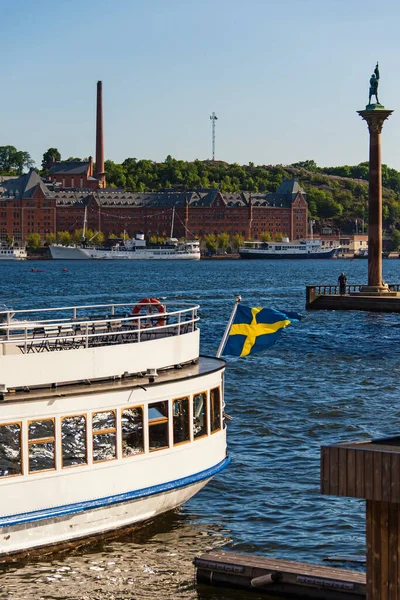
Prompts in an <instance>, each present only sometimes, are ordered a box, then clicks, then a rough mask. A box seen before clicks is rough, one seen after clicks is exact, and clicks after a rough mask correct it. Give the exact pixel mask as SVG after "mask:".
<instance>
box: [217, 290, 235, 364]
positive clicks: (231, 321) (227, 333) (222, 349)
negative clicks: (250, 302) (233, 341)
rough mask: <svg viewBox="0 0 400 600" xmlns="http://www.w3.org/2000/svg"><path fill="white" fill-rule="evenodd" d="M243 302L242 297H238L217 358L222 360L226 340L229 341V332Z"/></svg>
mask: <svg viewBox="0 0 400 600" xmlns="http://www.w3.org/2000/svg"><path fill="white" fill-rule="evenodd" d="M241 301H242V297H241V296H236V300H235V306H234V307H233V310H232V314H231V316H230V318H229V321H228V325H227V326H226V329H225V331H224V335H223V336H222V340H221V343H220V345H219V348H218V350H217V354H216V355H215V356H216V357H217V358H220V356H221V354H222V352H223V351H224V348H225V344H226V340H227V339H228V335H229V331H230V329H231V325H232V323H233V319H234V318H235V315H236V311H237V309H238V306H239V302H241Z"/></svg>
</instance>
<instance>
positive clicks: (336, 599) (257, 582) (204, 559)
mask: <svg viewBox="0 0 400 600" xmlns="http://www.w3.org/2000/svg"><path fill="white" fill-rule="evenodd" d="M194 565H195V567H196V578H197V583H198V584H204V585H211V586H218V587H226V588H239V589H248V590H253V591H256V592H257V594H258V595H260V594H265V595H268V596H275V597H283V598H289V597H290V598H313V599H320V600H361V599H362V600H365V597H366V577H365V574H364V573H359V572H356V571H348V570H346V569H336V568H332V567H325V566H322V565H311V564H307V563H299V562H293V561H288V560H279V559H275V558H265V557H263V556H256V555H252V554H239V553H236V552H229V551H224V550H216V551H213V552H207V553H206V554H202V555H201V556H200V557H198V558H195V560H194Z"/></svg>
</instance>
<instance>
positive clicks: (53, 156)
mask: <svg viewBox="0 0 400 600" xmlns="http://www.w3.org/2000/svg"><path fill="white" fill-rule="evenodd" d="M52 160H55V161H58V160H61V154H60V152H59V150H58V149H57V148H49V149H48V150H46V152H45V153H44V154H43V159H42V169H43V171H48V169H49V167H50V164H51V161H52Z"/></svg>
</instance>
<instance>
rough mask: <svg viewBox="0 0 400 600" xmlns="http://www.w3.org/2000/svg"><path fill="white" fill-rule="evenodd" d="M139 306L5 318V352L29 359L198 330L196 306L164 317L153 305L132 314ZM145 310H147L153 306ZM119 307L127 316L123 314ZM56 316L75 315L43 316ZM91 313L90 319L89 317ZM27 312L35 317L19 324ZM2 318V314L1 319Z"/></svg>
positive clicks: (1, 333)
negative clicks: (35, 355) (13, 351)
mask: <svg viewBox="0 0 400 600" xmlns="http://www.w3.org/2000/svg"><path fill="white" fill-rule="evenodd" d="M180 304H183V303H180ZM138 306H139V307H140V306H141V305H140V303H139V304H138V303H136V304H129V305H127V304H111V305H109V304H97V305H90V306H79V307H76V306H73V307H64V308H54V309H47V308H46V309H28V310H17V311H13V312H10V313H6V315H7V318H6V319H4V321H3V322H1V323H0V343H2V344H3V345H4V346H5V347H6V348H3V354H8V352H7V346H10V345H14V346H16V347H17V348H19V350H20V351H21V352H22V353H23V354H29V353H31V352H32V353H37V352H51V351H55V350H71V349H78V348H92V347H96V346H110V345H118V344H124V343H134V342H137V343H140V342H144V341H148V340H152V339H160V338H164V337H171V336H177V335H183V334H186V333H190V332H192V331H194V330H195V329H196V323H197V321H199V317H198V314H197V311H198V308H199V306H198V305H195V306H193V305H190V306H189V305H184V307H182V308H179V309H178V310H167V309H166V310H165V312H158V311H157V305H154V312H151V313H145V314H140V313H138V314H132V309H133V308H134V307H138ZM158 306H159V305H158ZM143 307H146V309H148V308H149V304H146V305H143ZM121 308H123V309H124V312H121ZM52 311H57V313H58V314H60V313H61V312H62V311H68V312H69V311H71V314H72V316H70V317H58V318H57V319H49V318H47V319H41V318H40V316H41V315H42V314H43V313H51V312H52ZM95 311H96V314H94V312H95ZM126 311H129V312H126ZM88 312H89V313H90V312H91V313H92V314H89V315H88V314H87V313H88ZM27 313H28V314H29V315H30V316H31V317H33V319H32V320H29V321H28V320H18V317H22V316H26V314H27ZM84 313H86V315H85V314H84ZM4 315H5V313H2V316H3V318H4ZM35 317H36V318H35Z"/></svg>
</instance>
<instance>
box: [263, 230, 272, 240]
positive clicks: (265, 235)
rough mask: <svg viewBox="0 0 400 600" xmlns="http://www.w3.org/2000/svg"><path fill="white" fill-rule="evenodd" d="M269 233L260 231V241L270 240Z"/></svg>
mask: <svg viewBox="0 0 400 600" xmlns="http://www.w3.org/2000/svg"><path fill="white" fill-rule="evenodd" d="M271 239H272V238H271V234H270V232H269V231H263V232H262V233H260V240H261V241H262V242H270V241H271Z"/></svg>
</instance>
